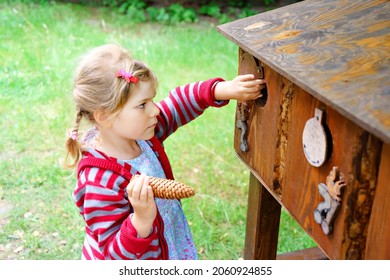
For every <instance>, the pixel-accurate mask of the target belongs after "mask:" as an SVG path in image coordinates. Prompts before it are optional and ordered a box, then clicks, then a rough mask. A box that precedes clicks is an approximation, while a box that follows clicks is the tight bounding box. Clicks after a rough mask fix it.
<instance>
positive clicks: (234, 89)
mask: <svg viewBox="0 0 390 280" xmlns="http://www.w3.org/2000/svg"><path fill="white" fill-rule="evenodd" d="M264 87H265V80H262V79H255V76H254V75H253V74H246V75H239V76H237V77H236V78H234V79H233V80H231V81H224V82H219V83H218V84H217V85H216V87H215V90H214V96H215V99H216V100H230V99H235V100H242V101H246V100H255V99H257V98H259V97H261V96H262V95H261V90H262V89H263V88H264Z"/></svg>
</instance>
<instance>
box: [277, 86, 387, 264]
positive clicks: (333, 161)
mask: <svg viewBox="0 0 390 280" xmlns="http://www.w3.org/2000/svg"><path fill="white" fill-rule="evenodd" d="M291 100H292V101H291V106H290V109H291V112H290V118H289V121H288V123H287V124H286V125H287V126H288V130H287V135H288V139H287V145H286V147H287V148H286V155H285V159H286V160H285V161H284V166H285V170H284V174H285V176H284V178H283V183H284V185H283V192H282V205H283V206H284V207H286V208H287V209H288V210H289V212H290V213H291V214H292V216H293V217H294V218H295V219H296V220H297V221H298V223H299V224H300V225H301V226H302V227H303V228H304V229H305V231H306V232H307V233H309V234H310V235H311V236H312V238H313V239H314V240H315V241H316V243H317V244H318V245H319V247H321V248H322V249H323V250H324V251H325V252H326V253H327V255H328V256H329V257H330V258H331V259H362V258H363V257H364V250H365V243H366V234H367V228H368V221H369V218H370V211H371V207H372V204H373V199H374V196H375V185H376V180H377V174H378V169H379V159H380V153H381V146H382V142H381V141H380V140H379V139H378V138H376V137H375V136H373V135H372V134H369V133H368V132H366V131H365V130H363V129H362V128H360V127H359V126H357V125H356V124H354V123H353V122H351V121H349V120H348V119H346V118H344V117H343V116H342V115H340V114H339V113H338V112H336V111H335V110H333V109H332V108H329V107H328V106H326V105H325V104H323V103H321V102H320V101H318V100H317V99H315V98H313V97H312V96H311V95H310V94H308V93H307V92H305V91H304V90H303V89H300V88H299V87H297V86H296V87H295V88H294V91H293V96H292V97H291ZM315 108H319V109H321V110H322V111H323V112H324V119H325V123H324V126H327V127H328V129H327V130H328V131H329V135H330V137H329V138H330V139H329V143H330V144H331V153H330V158H329V159H328V161H326V162H325V164H324V165H322V166H321V167H319V168H317V167H313V166H311V165H310V164H309V163H308V161H307V160H306V158H305V156H304V152H303V148H302V131H303V128H304V126H305V123H306V121H307V120H309V119H310V118H312V117H313V116H314V111H315ZM333 166H338V167H339V169H340V171H341V172H342V173H344V178H345V181H346V183H347V187H346V189H345V192H344V195H343V200H342V204H341V208H340V211H339V213H338V215H337V216H336V220H335V223H334V229H333V233H331V234H329V235H326V234H324V232H323V231H322V229H321V226H320V225H318V224H317V223H316V222H315V220H314V215H313V212H314V210H315V209H316V208H317V206H318V204H319V203H320V202H322V201H324V199H323V197H322V196H321V195H320V194H319V191H318V185H319V184H320V183H324V184H325V182H326V177H327V176H328V175H329V173H330V171H331V170H332V167H333Z"/></svg>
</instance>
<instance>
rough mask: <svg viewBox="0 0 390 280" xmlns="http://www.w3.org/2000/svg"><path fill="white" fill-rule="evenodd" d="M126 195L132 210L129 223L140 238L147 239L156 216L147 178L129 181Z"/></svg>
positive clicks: (140, 177)
mask: <svg viewBox="0 0 390 280" xmlns="http://www.w3.org/2000/svg"><path fill="white" fill-rule="evenodd" d="M127 194H128V197H129V201H130V203H131V205H132V206H133V209H134V214H133V216H132V217H131V222H132V224H133V226H134V228H135V229H136V230H137V232H138V234H139V235H140V236H141V237H143V238H145V237H148V236H149V235H150V233H151V230H152V227H153V222H154V219H155V218H156V215H157V207H156V203H155V201H154V196H153V191H152V188H151V186H149V177H147V176H146V175H144V174H143V175H141V176H138V178H136V179H134V180H131V181H130V183H129V185H128V186H127Z"/></svg>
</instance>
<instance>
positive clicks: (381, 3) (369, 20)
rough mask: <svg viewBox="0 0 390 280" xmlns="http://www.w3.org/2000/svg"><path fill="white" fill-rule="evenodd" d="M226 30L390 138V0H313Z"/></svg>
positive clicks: (287, 74) (373, 130)
mask: <svg viewBox="0 0 390 280" xmlns="http://www.w3.org/2000/svg"><path fill="white" fill-rule="evenodd" d="M218 30H219V31H220V32H221V33H223V34H224V35H225V36H226V37H228V38H229V39H230V40H232V41H233V42H236V43H237V44H238V45H239V46H240V47H241V48H242V49H244V50H245V51H247V52H249V53H251V54H252V55H253V56H255V57H257V58H258V59H260V60H261V61H263V62H264V63H265V64H267V65H268V66H269V67H271V68H272V69H274V70H275V71H277V72H278V73H280V74H282V75H283V76H284V77H286V78H287V79H289V80H290V81H292V82H293V83H294V84H296V85H298V86H299V87H301V88H302V89H304V90H306V91H307V92H308V93H310V94H312V95H313V96H314V97H316V98H317V99H319V100H320V101H322V102H324V103H325V104H327V105H328V106H330V107H332V108H334V109H335V110H336V111H338V112H339V113H341V114H342V115H344V116H346V117H347V118H349V119H350V120H352V121H353V122H356V123H357V124H358V125H359V126H361V127H363V128H364V129H366V130H367V131H369V132H371V133H372V134H374V135H376V136H377V137H379V138H381V139H382V140H383V141H384V142H387V143H390V121H389V120H390V112H389V108H390V79H389V76H390V1H387V0H372V1H367V0H345V1H340V0H307V1H303V2H299V3H296V4H293V5H288V6H285V7H282V8H279V9H275V10H272V11H269V12H265V13H261V14H258V15H255V16H252V17H248V18H245V19H241V20H237V21H234V22H230V23H227V24H224V25H220V26H218Z"/></svg>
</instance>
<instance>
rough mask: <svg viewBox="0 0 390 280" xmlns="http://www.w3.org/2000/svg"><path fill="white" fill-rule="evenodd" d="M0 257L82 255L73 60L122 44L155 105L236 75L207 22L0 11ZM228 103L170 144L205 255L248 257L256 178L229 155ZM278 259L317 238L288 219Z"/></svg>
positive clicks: (91, 12) (54, 7)
mask: <svg viewBox="0 0 390 280" xmlns="http://www.w3.org/2000/svg"><path fill="white" fill-rule="evenodd" d="M0 41H1V44H0V88H1V90H0V131H1V137H0V170H1V171H2V172H1V173H0V198H1V199H0V259H57V260H60V259H79V258H80V254H81V253H80V252H81V244H82V242H83V238H84V224H83V221H82V219H81V217H80V215H79V214H78V212H77V209H76V207H75V205H74V203H73V200H72V196H71V194H72V190H73V187H74V185H75V178H74V176H73V174H70V173H69V172H66V171H64V170H63V169H62V168H61V165H60V161H61V160H62V159H63V158H64V148H63V147H64V139H65V131H66V129H67V128H69V127H71V126H72V124H73V105H72V102H71V93H70V90H71V80H72V75H73V71H74V68H75V65H76V62H77V58H78V57H79V56H80V55H81V54H83V53H84V52H85V51H87V50H88V49H90V48H91V47H94V46H97V45H101V44H105V43H110V42H117V43H120V44H121V45H123V46H124V47H126V48H128V49H130V50H131V52H132V54H133V56H134V57H136V58H139V59H141V60H144V61H145V62H146V63H148V64H149V65H150V66H151V67H152V68H153V69H154V71H155V72H156V74H157V75H158V77H159V82H160V86H159V90H158V95H157V100H159V99H161V98H163V97H165V96H166V95H167V93H168V90H169V89H171V88H173V87H175V86H177V85H182V84H186V83H188V82H194V81H198V80H204V79H208V78H211V77H215V76H221V77H224V78H226V79H231V78H233V77H234V76H235V75H236V72H237V61H236V57H237V47H236V46H235V45H234V44H233V43H231V42H230V41H229V40H227V39H226V38H225V37H223V36H222V35H220V34H219V33H218V32H217V31H216V28H215V26H213V25H211V24H210V23H206V22H203V23H199V24H197V25H184V24H183V25H176V26H164V25H155V24H139V25H134V24H131V22H130V20H129V19H128V18H126V17H125V16H121V15H117V14H114V13H112V12H110V11H108V10H105V9H96V8H94V9H93V8H86V7H82V6H78V5H71V4H45V5H33V4H17V3H16V4H15V3H13V4H6V3H4V2H2V3H0ZM235 105H236V103H235V102H234V101H232V102H231V103H230V104H229V105H228V106H226V107H224V108H221V109H210V110H208V111H207V112H206V113H205V114H204V115H203V116H202V117H200V118H199V119H198V120H197V121H195V122H193V123H191V124H189V125H188V126H186V127H183V128H181V129H179V131H178V132H177V133H176V134H175V135H174V136H172V137H171V139H169V140H167V142H166V150H167V153H168V155H169V156H170V159H171V162H172V167H173V170H174V172H175V176H176V178H177V179H178V180H180V181H183V182H186V183H188V184H189V185H191V186H193V187H195V188H196V189H197V195H196V196H195V197H193V198H191V199H187V200H183V207H184V209H185V212H186V214H187V217H188V220H189V222H190V224H191V227H192V231H193V234H194V239H195V242H196V244H197V247H198V250H199V254H200V258H201V259H239V258H242V256H243V247H244V238H245V219H246V203H247V189H248V188H247V184H248V179H249V172H248V171H247V169H246V168H245V167H244V166H243V164H242V163H241V162H240V161H239V160H238V159H237V157H236V156H235V153H234V149H233V143H232V141H233V129H234V127H233V126H234V112H235ZM281 224H282V230H281V232H280V239H279V252H280V253H282V252H287V251H290V250H296V249H302V248H306V247H310V246H312V245H313V242H312V241H311V240H310V239H309V238H308V237H307V236H305V234H304V233H303V231H302V230H301V229H300V228H299V226H297V225H296V224H295V222H294V221H293V220H292V219H291V218H290V217H289V216H288V215H287V214H286V213H285V212H283V214H282V222H281Z"/></svg>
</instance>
